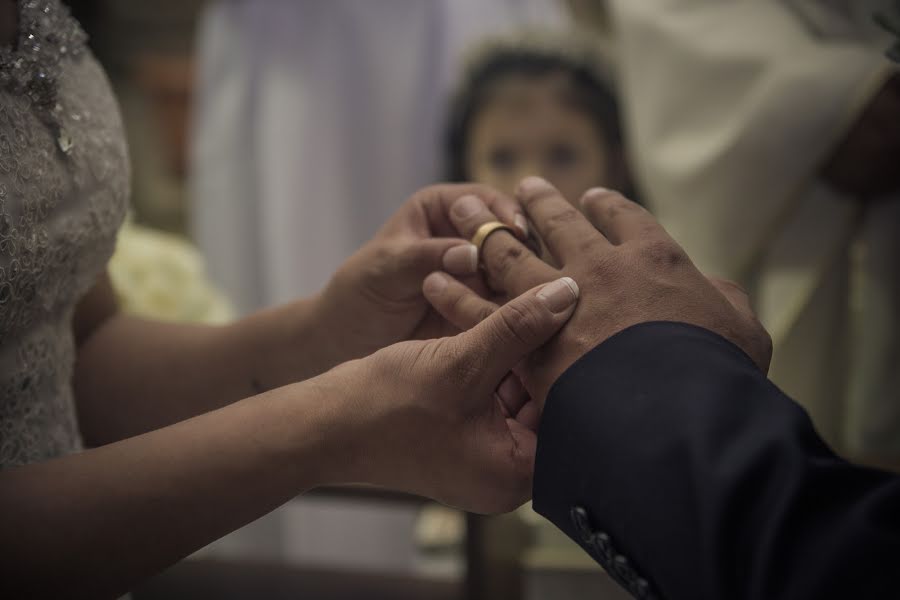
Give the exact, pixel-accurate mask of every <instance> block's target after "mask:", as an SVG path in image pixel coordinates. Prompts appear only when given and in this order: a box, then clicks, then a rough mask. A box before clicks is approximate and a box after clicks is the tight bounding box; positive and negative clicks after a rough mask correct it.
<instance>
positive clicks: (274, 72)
mask: <svg viewBox="0 0 900 600" xmlns="http://www.w3.org/2000/svg"><path fill="white" fill-rule="evenodd" d="M564 23H566V15H565V13H564V12H563V10H562V9H561V8H560V6H558V5H557V4H556V3H555V2H554V1H553V0H491V1H490V2H483V1H481V0H377V1H376V0H281V1H279V0H233V1H222V2H217V3H214V4H211V5H210V7H209V8H208V10H207V12H206V14H205V17H204V19H203V22H202V26H201V29H200V34H199V41H198V43H199V47H198V50H199V65H198V98H197V104H196V111H195V132H194V143H193V151H192V156H193V181H192V194H193V198H192V200H193V207H192V210H193V214H192V216H193V228H194V233H195V236H196V239H197V242H198V244H199V246H200V248H201V250H202V251H203V253H204V254H205V255H206V257H207V260H208V264H209V271H210V273H211V275H212V277H213V278H214V279H215V280H216V281H217V283H219V284H220V285H221V286H222V288H223V289H224V290H225V291H226V293H228V294H229V296H230V297H231V298H232V299H233V300H234V301H235V303H236V305H237V307H238V309H239V310H240V311H249V310H252V309H255V308H258V307H261V306H265V305H270V304H273V303H277V302H283V301H287V300H290V299H293V298H296V297H298V296H305V295H308V294H312V293H314V292H316V291H317V290H319V289H320V288H321V287H322V285H323V284H324V283H325V282H326V281H327V280H328V278H329V276H330V275H331V273H332V272H333V271H334V270H335V269H336V268H337V266H338V265H339V264H340V263H341V262H342V261H343V260H344V258H346V257H347V256H349V255H350V254H351V253H352V252H353V251H354V250H355V249H356V248H358V247H359V246H360V245H361V244H363V243H364V242H365V241H366V240H368V239H369V238H370V237H371V235H372V234H373V233H374V232H375V231H376V230H377V229H378V227H379V226H380V225H381V223H383V222H384V221H385V220H386V219H387V218H388V217H389V216H390V215H391V214H392V213H393V211H394V210H395V209H396V208H397V207H398V206H399V205H400V204H401V203H402V202H403V201H404V200H405V199H406V197H407V196H408V195H409V194H410V193H411V192H413V191H415V190H416V189H417V188H419V187H420V186H423V185H426V184H428V183H431V182H433V181H435V179H436V178H438V177H439V176H440V173H439V151H440V147H439V142H440V140H439V137H440V131H441V128H442V126H443V123H442V121H443V113H444V110H445V105H446V101H447V95H448V92H449V88H450V87H451V85H452V84H453V83H454V80H455V78H456V77H457V75H458V71H459V69H460V58H461V54H462V53H463V51H464V49H465V48H466V47H467V46H468V45H469V44H470V43H471V42H473V41H476V40H478V39H479V38H481V37H482V36H484V35H486V34H495V33H500V32H503V31H505V30H507V29H512V28H514V27H516V26H519V25H523V24H535V25H546V26H560V25H563V24H564ZM348 317H352V316H348ZM414 521H415V513H414V512H413V511H412V510H410V509H406V508H402V509H401V510H398V509H397V508H395V507H390V506H374V507H373V506H367V505H362V506H360V505H358V504H354V503H346V502H343V503H334V502H323V501H321V500H298V501H295V502H293V503H290V505H288V506H286V507H284V508H282V509H280V510H279V511H277V512H276V513H275V514H273V515H271V516H270V517H267V518H265V519H262V520H260V521H258V522H256V523H255V524H253V525H251V526H249V527H248V528H246V529H244V530H242V531H240V532H237V533H236V534H234V535H232V536H229V537H227V538H225V539H223V540H221V541H220V542H218V543H216V544H214V545H213V546H212V547H211V548H209V549H207V550H206V552H208V553H210V552H211V553H214V554H217V555H219V556H230V557H240V556H247V555H250V556H254V557H256V558H273V557H281V558H283V559H286V560H300V561H303V562H307V563H309V562H312V563H326V564H327V563H339V564H340V566H342V567H356V568H378V569H395V570H396V569H400V570H409V569H412V568H414V565H415V548H414V544H413V540H412V536H413V525H414ZM323 532H327V535H324V534H323ZM363 541H364V542H363Z"/></svg>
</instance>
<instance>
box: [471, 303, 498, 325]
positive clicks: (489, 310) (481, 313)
mask: <svg viewBox="0 0 900 600" xmlns="http://www.w3.org/2000/svg"><path fill="white" fill-rule="evenodd" d="M495 311H496V309H495V308H494V307H493V306H490V305H488V304H482V305H481V307H480V308H477V309H476V310H475V311H474V315H475V322H476V323H481V322H482V321H484V320H485V319H487V318H488V317H490V316H491V315H493V314H494V312H495Z"/></svg>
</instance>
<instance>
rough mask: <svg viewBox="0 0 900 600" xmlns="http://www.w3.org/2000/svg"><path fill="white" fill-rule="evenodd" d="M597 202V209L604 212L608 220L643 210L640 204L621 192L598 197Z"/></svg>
mask: <svg viewBox="0 0 900 600" xmlns="http://www.w3.org/2000/svg"><path fill="white" fill-rule="evenodd" d="M595 202H596V207H597V209H598V210H600V211H601V212H602V213H603V215H604V216H605V217H606V220H608V221H614V220H616V219H619V218H621V217H623V216H625V215H633V214H635V213H639V212H642V211H643V209H642V208H641V207H640V206H639V205H638V204H635V203H634V202H632V201H631V200H628V199H627V198H626V197H625V196H623V195H622V194H619V193H612V194H607V195H605V196H602V197H600V198H598V199H597V200H596V201H595Z"/></svg>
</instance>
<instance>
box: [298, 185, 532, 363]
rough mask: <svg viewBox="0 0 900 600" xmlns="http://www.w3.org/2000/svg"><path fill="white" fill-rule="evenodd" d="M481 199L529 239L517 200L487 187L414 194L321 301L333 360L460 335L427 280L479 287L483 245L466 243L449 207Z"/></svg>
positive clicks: (320, 319) (351, 261) (451, 187)
mask: <svg viewBox="0 0 900 600" xmlns="http://www.w3.org/2000/svg"><path fill="white" fill-rule="evenodd" d="M467 194H474V195H477V196H478V197H479V198H481V199H482V200H483V201H484V202H485V204H487V205H488V206H489V207H491V210H492V212H493V213H494V214H495V215H497V218H498V219H499V220H501V221H503V222H505V223H507V224H508V225H510V226H513V227H514V228H517V230H518V231H519V233H520V237H522V238H524V231H523V228H524V227H525V225H524V224H525V219H524V217H523V214H522V210H521V208H520V207H519V205H518V203H517V202H516V201H515V200H513V199H511V198H507V197H505V196H503V195H502V194H500V193H499V192H496V191H494V190H492V189H490V188H488V187H486V186H481V185H436V186H432V187H428V188H425V189H423V190H420V191H419V192H417V193H416V194H414V195H413V196H412V197H411V198H410V199H409V200H408V201H407V202H406V203H405V204H404V205H403V206H402V207H401V208H400V209H399V210H398V211H397V213H396V214H395V215H394V216H393V217H392V218H391V220H390V221H388V223H387V224H386V225H385V226H384V227H383V228H382V229H381V230H380V231H379V232H378V233H377V234H376V235H375V237H374V238H373V239H372V240H371V241H370V242H369V243H367V244H366V245H365V246H363V247H362V248H361V249H360V250H359V251H357V252H356V253H355V254H354V255H353V256H351V257H350V258H349V259H348V260H347V261H346V262H345V263H344V264H343V265H342V266H341V268H340V269H339V270H338V272H337V273H336V274H335V275H334V277H333V278H332V280H331V281H330V282H329V284H328V286H327V287H326V288H325V290H324V291H323V292H322V293H321V294H320V295H319V296H318V299H317V306H316V311H315V312H316V318H317V320H318V322H319V323H321V326H322V327H323V328H324V329H325V330H327V332H328V335H325V336H322V337H321V339H326V340H329V343H330V344H332V345H333V346H334V347H330V348H325V349H323V350H324V351H326V352H329V354H334V357H333V358H334V361H333V362H334V363H338V362H343V361H345V360H349V359H352V358H358V357H361V356H366V355H368V354H370V353H372V352H374V351H376V350H378V349H380V348H383V347H385V346H388V345H390V344H393V343H396V342H399V341H403V340H409V339H430V338H435V337H440V336H443V335H450V334H453V333H456V332H457V330H455V329H453V328H452V326H450V325H449V324H448V323H447V322H446V321H444V320H443V319H442V318H441V317H439V316H438V315H437V313H435V312H434V311H432V310H431V309H430V306H429V304H428V302H426V300H425V298H424V296H423V295H422V281H423V280H424V278H425V277H426V276H427V275H428V274H429V273H431V272H432V271H437V270H441V271H446V272H449V273H452V274H453V275H455V276H457V277H460V278H463V280H464V281H466V282H467V283H469V284H470V285H472V286H474V287H475V288H476V289H477V286H478V281H479V280H478V278H477V277H475V275H476V273H477V270H478V258H477V250H476V248H475V247H474V246H473V245H472V244H470V243H469V242H468V240H465V239H460V238H459V237H458V233H457V231H456V228H455V227H454V226H453V224H452V220H451V218H450V214H449V211H450V207H451V206H452V205H453V204H454V202H455V201H456V200H457V199H458V198H459V197H461V196H464V195H467Z"/></svg>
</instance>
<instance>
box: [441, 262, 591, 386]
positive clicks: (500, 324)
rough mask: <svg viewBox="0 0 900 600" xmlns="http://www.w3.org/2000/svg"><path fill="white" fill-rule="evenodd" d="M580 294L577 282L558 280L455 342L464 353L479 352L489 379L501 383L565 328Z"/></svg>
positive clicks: (512, 303)
mask: <svg viewBox="0 0 900 600" xmlns="http://www.w3.org/2000/svg"><path fill="white" fill-rule="evenodd" d="M578 294H579V291H578V284H576V283H575V280H574V279H572V278H571V277H563V278H561V279H557V280H556V281H552V282H550V283H547V284H545V285H543V286H539V287H536V288H533V289H531V290H529V291H527V292H525V293H524V294H522V295H521V296H519V297H518V298H515V299H513V300H511V301H509V302H508V303H507V304H505V305H503V306H502V307H500V309H498V310H497V311H496V312H494V314H492V315H490V316H489V317H488V318H486V319H485V320H483V321H482V322H481V323H479V324H478V325H476V326H475V327H473V328H472V329H470V330H469V331H466V332H465V333H462V334H460V335H458V336H456V338H455V339H456V340H457V343H460V344H463V345H464V349H463V352H471V351H472V350H473V349H476V350H475V351H476V353H478V357H477V358H478V360H480V361H481V364H482V365H483V366H484V369H485V371H486V374H487V375H488V376H489V377H490V380H491V381H496V382H499V381H500V380H501V379H502V378H503V377H505V376H506V374H507V373H508V372H509V371H511V370H512V368H513V367H514V366H516V365H517V364H518V363H519V362H520V361H521V360H522V359H523V358H525V357H526V356H527V355H529V354H531V353H532V352H534V351H535V350H537V349H538V348H540V347H541V346H543V345H544V344H545V343H546V342H547V341H548V340H549V339H550V338H551V337H553V336H554V335H555V334H556V332H557V331H559V330H560V329H561V328H562V326H563V325H564V324H565V323H566V321H568V320H569V317H571V316H572V313H573V312H575V306H576V304H577V303H578Z"/></svg>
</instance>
